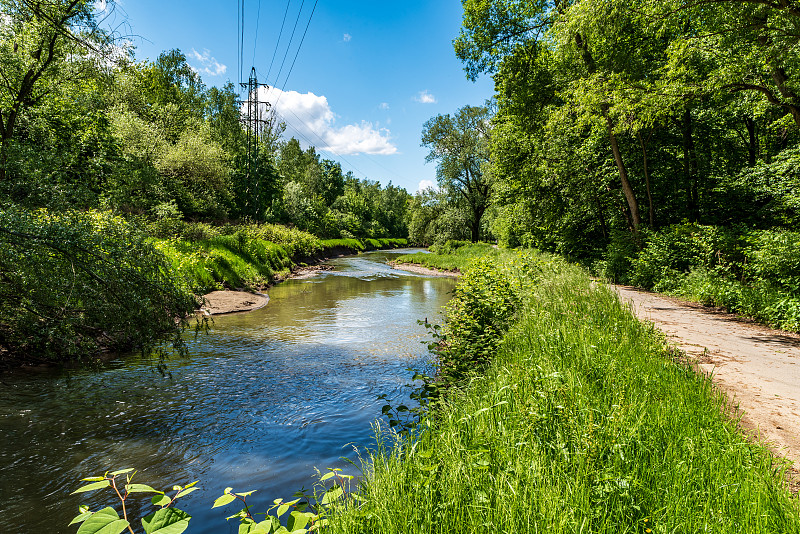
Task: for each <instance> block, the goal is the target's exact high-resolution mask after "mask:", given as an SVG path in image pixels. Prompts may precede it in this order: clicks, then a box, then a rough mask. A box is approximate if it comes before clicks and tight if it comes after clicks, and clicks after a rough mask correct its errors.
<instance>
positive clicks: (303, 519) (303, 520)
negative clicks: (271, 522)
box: [286, 511, 313, 531]
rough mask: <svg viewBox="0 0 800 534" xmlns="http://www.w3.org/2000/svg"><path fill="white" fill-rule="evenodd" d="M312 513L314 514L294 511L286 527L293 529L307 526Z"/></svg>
mask: <svg viewBox="0 0 800 534" xmlns="http://www.w3.org/2000/svg"><path fill="white" fill-rule="evenodd" d="M312 515H313V514H309V513H303V512H298V511H293V512H292V513H291V514H289V518H288V519H287V520H286V528H288V529H289V530H291V531H295V530H297V529H301V528H305V526H306V525H307V524H308V521H309V519H311V516H312Z"/></svg>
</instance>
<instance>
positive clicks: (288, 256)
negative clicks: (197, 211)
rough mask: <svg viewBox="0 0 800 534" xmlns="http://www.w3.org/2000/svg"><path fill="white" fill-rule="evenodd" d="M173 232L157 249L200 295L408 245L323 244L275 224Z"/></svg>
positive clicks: (255, 285) (201, 226)
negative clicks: (324, 260) (341, 258)
mask: <svg viewBox="0 0 800 534" xmlns="http://www.w3.org/2000/svg"><path fill="white" fill-rule="evenodd" d="M173 232H174V233H173V236H172V237H170V238H163V237H162V238H156V239H154V243H155V246H156V248H158V250H160V251H161V252H162V253H163V254H164V255H165V256H166V257H167V258H168V259H169V260H170V262H171V265H172V268H173V270H174V271H175V273H177V276H178V277H179V278H180V279H181V280H182V282H183V283H184V284H186V285H187V286H188V287H189V288H191V289H192V290H193V291H195V292H196V293H207V292H209V291H213V290H215V289H221V288H231V289H236V288H258V287H264V286H266V285H269V284H271V283H273V282H274V281H275V280H276V279H279V278H282V277H285V276H287V275H288V274H289V273H290V271H291V269H292V268H294V267H295V266H297V265H299V264H305V263H309V262H313V261H316V260H318V259H321V258H326V257H331V256H335V255H339V254H348V253H349V254H357V253H359V252H363V251H366V250H376V249H381V248H398V247H402V246H406V244H407V241H406V240H405V239H389V238H385V239H363V240H359V239H319V238H317V237H315V236H313V235H311V234H309V233H307V232H302V231H299V230H294V229H290V228H286V227H283V226H279V225H272V224H263V225H243V226H228V227H213V226H210V225H205V224H195V225H188V226H184V227H182V228H181V229H179V230H178V231H175V230H173ZM154 233H155V234H156V235H163V234H159V233H157V232H154Z"/></svg>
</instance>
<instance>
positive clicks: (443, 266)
mask: <svg viewBox="0 0 800 534" xmlns="http://www.w3.org/2000/svg"><path fill="white" fill-rule="evenodd" d="M499 254H500V252H499V251H498V250H497V249H495V248H493V247H492V246H491V245H488V244H486V243H474V244H467V245H462V246H460V247H457V248H456V249H455V250H454V251H453V252H452V253H437V252H435V249H434V251H433V252H418V253H416V254H404V255H402V256H398V257H397V259H396V260H395V261H397V262H398V263H414V264H417V265H422V266H424V267H428V268H429V269H438V270H440V271H453V272H455V271H458V272H461V271H462V270H464V269H465V268H467V266H469V264H470V263H472V261H473V260H474V259H475V258H482V257H485V256H497V255H499Z"/></svg>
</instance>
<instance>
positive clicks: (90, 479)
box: [81, 477, 106, 482]
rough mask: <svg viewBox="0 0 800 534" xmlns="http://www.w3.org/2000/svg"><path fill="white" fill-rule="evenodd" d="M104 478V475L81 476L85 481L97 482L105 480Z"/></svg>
mask: <svg viewBox="0 0 800 534" xmlns="http://www.w3.org/2000/svg"><path fill="white" fill-rule="evenodd" d="M105 479H106V477H86V478H82V479H81V480H84V481H86V482H97V481H98V480H105Z"/></svg>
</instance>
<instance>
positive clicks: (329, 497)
mask: <svg viewBox="0 0 800 534" xmlns="http://www.w3.org/2000/svg"><path fill="white" fill-rule="evenodd" d="M343 493H344V490H343V489H342V488H341V486H334V487H332V488H331V489H329V490H328V491H326V492H325V495H323V496H322V504H323V505H326V504H330V503H332V502H334V501H336V500H337V499H338V498H339V497H341V496H342V494H343Z"/></svg>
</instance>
